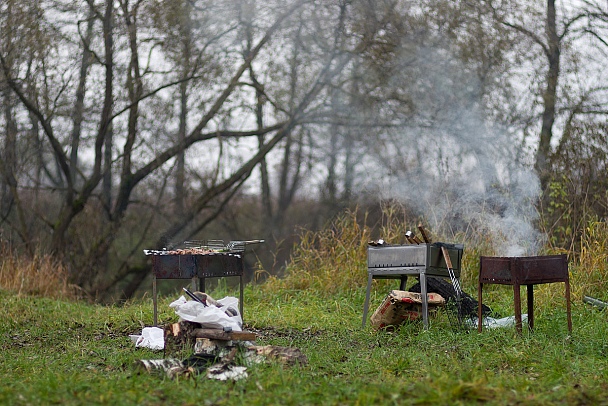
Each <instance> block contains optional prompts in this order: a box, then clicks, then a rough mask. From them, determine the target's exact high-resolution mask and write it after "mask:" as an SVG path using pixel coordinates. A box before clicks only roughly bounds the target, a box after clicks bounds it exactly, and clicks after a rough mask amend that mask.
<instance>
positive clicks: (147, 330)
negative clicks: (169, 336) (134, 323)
mask: <svg viewBox="0 0 608 406" xmlns="http://www.w3.org/2000/svg"><path fill="white" fill-rule="evenodd" d="M129 337H130V338H131V341H133V342H134V343H135V346H136V347H143V348H149V349H151V350H162V349H164V348H165V338H164V332H163V330H162V329H161V328H158V327H144V328H143V329H142V330H141V335H136V334H131V335H129Z"/></svg>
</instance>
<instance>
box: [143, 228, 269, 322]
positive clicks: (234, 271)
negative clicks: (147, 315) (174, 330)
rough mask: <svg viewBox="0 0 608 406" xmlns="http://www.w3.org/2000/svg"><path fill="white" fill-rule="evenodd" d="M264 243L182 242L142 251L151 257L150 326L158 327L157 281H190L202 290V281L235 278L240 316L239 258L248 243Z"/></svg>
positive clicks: (241, 304) (240, 258) (240, 262)
mask: <svg viewBox="0 0 608 406" xmlns="http://www.w3.org/2000/svg"><path fill="white" fill-rule="evenodd" d="M262 242H264V240H248V241H230V242H229V243H227V244H224V242H223V241H222V240H208V241H185V242H184V243H182V244H181V245H180V246H181V248H173V249H169V250H167V249H163V250H144V254H145V255H149V256H151V257H152V271H153V273H152V274H153V279H152V297H153V299H152V300H153V302H154V325H157V324H158V310H157V305H158V303H157V287H156V283H157V279H190V280H191V287H192V290H195V291H196V290H200V291H202V292H204V291H205V279H206V278H223V277H232V276H238V277H239V287H240V289H239V310H240V312H241V317H242V315H243V273H244V266H243V255H244V252H245V247H246V245H248V244H257V243H262Z"/></svg>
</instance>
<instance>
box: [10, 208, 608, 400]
mask: <svg viewBox="0 0 608 406" xmlns="http://www.w3.org/2000/svg"><path fill="white" fill-rule="evenodd" d="M389 214H390V213H389ZM397 217H398V216H393V217H391V216H388V217H387V219H386V221H385V223H383V224H384V225H383V231H382V236H383V237H385V238H386V240H387V241H390V242H392V241H393V240H397V239H398V238H399V236H401V235H402V233H403V229H405V227H404V224H403V222H402V221H401V220H400V219H398V218H397ZM414 226H415V225H414ZM607 227H608V226H607V225H606V224H605V223H592V224H590V226H589V227H588V232H587V234H586V235H585V236H584V238H583V240H582V241H583V242H582V245H581V250H580V252H579V253H578V255H571V257H570V262H569V266H570V283H571V286H572V319H573V320H572V321H573V332H572V334H569V333H568V330H567V323H566V310H565V307H566V306H565V300H564V298H563V292H564V290H563V289H564V288H563V284H558V283H556V284H547V285H540V286H538V287H537V288H535V331H534V332H533V333H530V332H529V331H527V330H526V329H524V332H523V334H522V335H521V336H518V335H516V334H515V329H514V328H502V329H494V330H488V329H486V330H484V332H483V333H482V334H478V333H477V332H476V331H470V332H462V331H456V330H455V329H453V328H452V326H451V324H450V322H449V318H448V317H447V315H446V314H445V313H444V312H441V311H440V312H439V313H438V314H437V316H436V317H435V318H433V319H432V320H431V326H430V329H429V330H427V331H425V330H423V328H422V325H421V323H419V322H414V323H409V324H406V325H403V326H402V327H400V328H398V329H397V330H396V331H393V332H387V331H375V330H373V329H372V328H371V327H370V326H369V324H368V325H367V327H366V328H361V317H362V313H363V312H362V307H363V302H364V298H365V284H366V281H367V278H366V267H365V262H366V245H367V241H369V239H370V238H371V234H370V228H368V227H366V226H362V227H360V226H359V225H357V223H356V221H355V216H354V215H349V214H347V215H345V216H343V217H341V218H339V219H338V220H337V221H336V222H335V223H334V224H332V225H331V226H330V227H328V228H327V229H326V230H323V231H321V232H319V233H308V232H305V233H304V234H303V235H302V239H301V240H302V241H301V244H299V246H298V247H296V249H295V250H294V254H293V258H292V260H291V262H290V264H289V265H288V267H287V270H286V272H285V275H284V276H283V277H282V278H276V277H270V278H268V279H267V280H266V282H265V283H263V284H253V285H249V286H247V287H246V289H245V303H244V311H245V314H244V320H245V323H246V328H248V329H251V330H254V331H256V332H258V333H259V339H258V341H257V344H258V345H266V344H272V345H280V346H289V347H295V348H299V349H300V350H301V351H302V352H303V353H304V354H305V355H306V356H307V358H308V361H309V362H308V364H307V365H304V366H296V367H283V366H281V365H279V364H277V363H270V362H269V363H264V364H258V365H254V366H251V367H250V368H249V369H248V373H249V377H248V378H247V379H244V380H241V381H237V382H220V381H212V380H208V379H206V378H205V377H204V376H201V375H199V376H194V377H189V378H185V377H182V378H180V379H177V380H171V379H169V378H167V377H165V376H163V375H150V374H147V373H139V372H138V370H136V369H135V368H134V364H135V362H136V361H137V360H140V359H159V358H162V357H163V353H162V352H153V351H150V350H147V349H141V348H135V347H134V345H133V344H132V342H131V340H130V339H129V337H128V336H129V334H139V333H140V332H141V329H142V326H150V325H152V317H153V315H152V300H151V299H150V298H145V299H140V300H138V301H134V302H131V303H128V304H126V305H124V306H100V305H91V304H87V303H85V302H79V301H76V300H67V299H65V300H62V299H59V298H55V299H53V298H49V297H34V296H28V295H24V294H17V293H15V292H22V293H25V292H28V293H30V294H40V292H48V291H57V290H58V289H59V290H60V289H61V287H62V286H64V285H63V284H62V283H58V284H55V285H52V286H54V288H53V289H46V288H45V289H40V288H39V287H38V286H37V285H36V286H33V287H30V286H22V285H23V283H19V284H16V283H15V281H16V279H15V278H12V279H11V277H10V276H11V275H12V274H18V275H23V276H27V275H29V273H31V272H34V271H35V272H37V270H38V269H39V268H40V266H39V265H37V263H34V265H32V266H28V267H27V269H25V270H24V271H23V272H21V273H15V271H14V270H13V269H12V267H14V266H16V265H14V264H17V265H18V264H20V263H21V261H13V262H12V263H8V262H7V261H6V260H4V262H3V265H2V267H0V273H1V275H3V277H2V278H0V281H5V282H6V284H0V286H3V287H4V288H5V289H11V290H0V320H2V322H1V323H0V345H1V346H2V347H1V348H2V362H0V382H2V383H1V384H0V405H4V404H8V405H47V404H62V405H64V404H67V405H92V404H93V405H94V404H111V405H122V404H124V405H161V404H162V405H165V404H169V405H229V406H234V405H247V406H250V405H258V404H260V405H262V404H263V405H372V404H373V405H376V404H382V405H385V404H386V405H391V404H395V405H458V404H463V405H464V404H479V403H485V404H490V405H513V404H525V405H554V404H557V405H602V404H603V405H608V339H607V336H608V328H607V322H608V311H600V310H598V309H596V308H594V307H592V306H590V305H587V304H584V303H583V302H582V297H583V295H590V296H593V297H597V298H599V299H601V300H608V294H607V293H606V291H607V290H606V289H607V288H608V266H607V263H608V262H607V261H606V255H607V254H606V253H607V252H608V229H607ZM409 228H414V227H413V226H410V227H409ZM450 241H452V240H450ZM395 243H398V241H396V242H395ZM483 246H484V245H483V244H480V245H478V246H471V247H468V246H467V248H465V254H464V255H465V258H464V259H463V264H462V265H463V277H462V283H463V287H464V290H465V292H467V293H469V294H471V295H472V296H473V297H476V278H477V274H476V272H477V269H478V259H479V255H481V254H486V253H487V250H486V249H485V248H479V247H483ZM489 254H490V255H491V254H492V253H489ZM11 264H13V265H11ZM42 265H44V263H42ZM49 268H52V267H49ZM259 274H260V275H264V271H263V270H260V272H259ZM39 279H40V278H33V277H32V278H29V279H28V278H25V277H23V278H21V279H20V280H35V281H37V280H39ZM59 282H61V280H60V281H59ZM3 283H4V282H3ZM410 283H412V282H410ZM397 285H398V282H396V281H386V280H375V281H374V290H373V294H372V300H371V306H370V314H371V312H373V311H374V310H375V308H376V307H377V306H378V305H379V304H380V303H381V302H382V300H383V299H384V297H385V295H386V294H387V293H388V292H389V290H390V289H394V288H396V287H397ZM17 287H18V288H19V289H17ZM522 290H523V289H522ZM176 292H179V291H176ZM210 293H211V295H212V296H214V297H216V298H221V297H223V296H226V295H228V294H232V295H236V293H235V292H231V291H230V289H228V288H227V287H226V285H225V284H222V283H220V284H218V285H217V287H216V290H215V291H214V292H210ZM180 294H181V293H175V294H173V295H169V296H165V297H162V298H160V300H159V322H160V324H167V323H173V322H176V321H177V316H176V315H175V313H174V312H173V310H172V309H171V308H169V306H168V305H169V303H171V302H172V301H173V300H175V299H177V297H178V296H179V295H180ZM68 297H69V296H68ZM522 297H524V298H525V293H524V294H523V295H522ZM512 300H513V294H512V289H511V287H505V286H500V285H488V286H487V287H486V288H484V304H487V305H489V306H490V307H492V309H493V310H494V311H495V312H497V313H498V314H499V315H501V316H508V315H512V314H513V308H512V307H513V303H512ZM524 312H525V310H524ZM186 354H188V353H187V352H186ZM188 355H189V354H188ZM185 356H187V355H185Z"/></svg>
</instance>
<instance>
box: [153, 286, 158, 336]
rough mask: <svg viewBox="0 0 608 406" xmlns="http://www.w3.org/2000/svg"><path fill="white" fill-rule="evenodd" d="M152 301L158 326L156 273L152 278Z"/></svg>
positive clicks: (155, 323) (155, 321)
mask: <svg viewBox="0 0 608 406" xmlns="http://www.w3.org/2000/svg"><path fill="white" fill-rule="evenodd" d="M152 302H153V303H154V327H156V326H158V313H157V308H156V275H154V277H153V278H152Z"/></svg>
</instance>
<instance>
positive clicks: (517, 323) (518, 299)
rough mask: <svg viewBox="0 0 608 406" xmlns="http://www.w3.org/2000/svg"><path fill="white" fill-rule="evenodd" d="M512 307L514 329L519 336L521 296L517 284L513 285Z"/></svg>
mask: <svg viewBox="0 0 608 406" xmlns="http://www.w3.org/2000/svg"><path fill="white" fill-rule="evenodd" d="M513 307H514V308H515V329H516V330H517V333H518V334H520V335H521V295H520V292H519V284H517V283H513Z"/></svg>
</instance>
